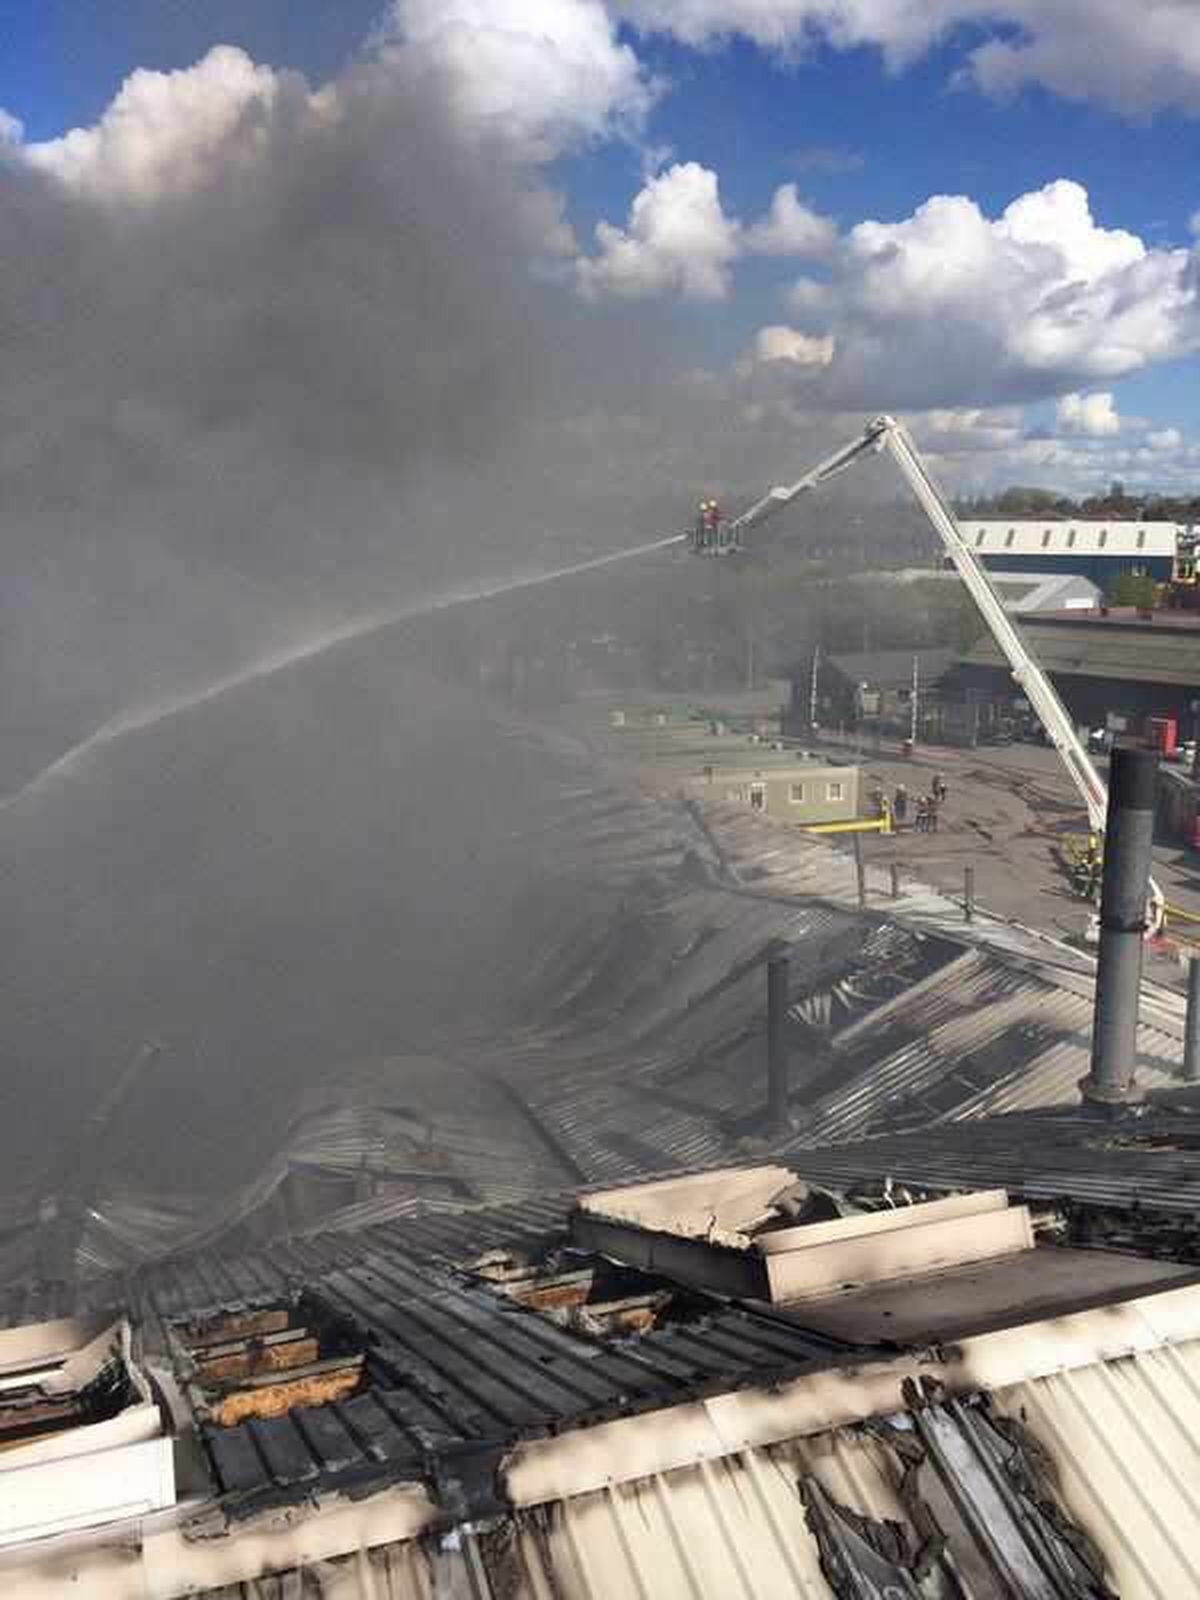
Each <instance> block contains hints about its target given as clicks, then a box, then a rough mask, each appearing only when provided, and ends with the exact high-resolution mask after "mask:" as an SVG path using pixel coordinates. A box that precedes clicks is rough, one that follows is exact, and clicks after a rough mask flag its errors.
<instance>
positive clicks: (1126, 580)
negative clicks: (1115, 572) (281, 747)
mask: <svg viewBox="0 0 1200 1600" xmlns="http://www.w3.org/2000/svg"><path fill="white" fill-rule="evenodd" d="M1108 603H1109V605H1111V606H1138V607H1141V608H1143V609H1144V608H1145V607H1148V606H1152V605H1153V604H1154V579H1153V578H1148V577H1143V576H1141V575H1139V574H1137V573H1133V572H1122V573H1121V574H1120V575H1119V576H1118V577H1116V578H1114V579H1113V581H1112V582H1111V583H1110V584H1109V586H1108Z"/></svg>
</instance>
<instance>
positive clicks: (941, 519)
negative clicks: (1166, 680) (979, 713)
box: [695, 416, 1162, 927]
mask: <svg viewBox="0 0 1200 1600" xmlns="http://www.w3.org/2000/svg"><path fill="white" fill-rule="evenodd" d="M881 450H887V451H888V452H889V453H890V455H891V457H892V459H893V460H894V461H895V463H896V465H897V466H898V467H899V469H900V471H901V472H902V473H903V475H904V477H905V479H906V480H907V482H908V484H909V486H910V488H911V489H912V491H913V494H914V495H915V496H916V498H917V501H918V503H919V504H920V506H921V509H922V510H923V511H924V512H925V515H926V516H927V517H928V518H929V520H930V522H931V523H932V524H933V528H934V531H935V532H936V533H937V535H938V537H939V539H940V540H941V541H942V544H943V546H944V547H945V550H946V553H947V555H948V556H949V557H950V559H951V561H953V563H954V566H955V569H956V571H957V572H958V575H959V577H960V578H961V579H962V581H963V583H964V584H965V585H966V587H967V592H968V593H969V594H970V596H971V598H972V600H974V602H975V604H976V606H977V607H978V608H979V612H980V615H981V616H982V617H983V620H984V621H985V622H986V623H987V626H988V631H989V632H990V633H991V635H992V638H993V639H994V640H995V641H996V645H997V647H998V649H999V650H1000V652H1001V653H1002V655H1003V656H1004V659H1005V660H1006V661H1007V663H1008V666H1009V670H1010V672H1011V673H1012V676H1013V678H1014V680H1015V681H1016V682H1017V683H1018V684H1019V685H1020V687H1021V691H1022V693H1023V694H1024V696H1025V698H1026V699H1027V700H1028V701H1029V703H1030V705H1031V706H1032V707H1033V709H1034V711H1035V712H1036V713H1037V716H1038V720H1039V721H1040V722H1041V724H1042V727H1043V728H1044V729H1045V730H1046V736H1047V737H1048V739H1049V740H1050V743H1051V744H1052V745H1053V746H1054V748H1055V749H1056V750H1057V751H1058V753H1059V756H1060V757H1061V759H1062V762H1063V765H1064V766H1065V767H1066V769H1067V772H1068V775H1069V776H1070V778H1071V781H1072V782H1073V783H1074V785H1075V787H1076V789H1077V790H1078V791H1079V794H1080V797H1081V798H1082V800H1083V803H1084V806H1085V807H1086V808H1087V814H1088V822H1089V824H1090V825H1091V828H1092V831H1093V832H1095V833H1097V834H1100V833H1103V832H1104V824H1105V818H1106V814H1107V809H1108V792H1107V790H1106V788H1105V786H1104V780H1103V779H1102V778H1101V776H1100V774H1099V773H1098V772H1097V771H1096V768H1095V766H1094V765H1093V764H1092V759H1091V756H1090V755H1089V754H1088V751H1087V747H1086V745H1085V744H1084V743H1083V741H1082V740H1081V739H1080V737H1079V735H1078V734H1077V733H1076V731H1075V725H1074V723H1073V722H1072V721H1071V718H1070V716H1069V715H1068V714H1067V710H1066V707H1065V706H1064V705H1063V703H1062V701H1061V700H1060V699H1059V697H1058V694H1057V692H1056V690H1055V688H1054V686H1053V684H1052V683H1051V682H1050V679H1049V678H1048V677H1047V676H1046V674H1045V673H1044V672H1043V671H1042V669H1041V667H1040V666H1039V665H1038V662H1037V660H1036V658H1035V657H1034V655H1033V654H1032V652H1031V651H1030V650H1029V648H1028V646H1027V645H1026V644H1025V642H1024V640H1023V639H1022V637H1021V635H1020V633H1019V631H1018V630H1017V628H1016V626H1015V625H1014V623H1013V622H1012V620H1011V619H1010V617H1009V615H1008V613H1007V612H1006V611H1005V609H1004V606H1003V603H1002V602H1001V600H1000V597H999V595H998V594H997V593H996V590H995V587H994V585H993V584H992V580H991V579H990V578H989V576H988V573H987V569H986V568H985V567H984V566H983V563H982V562H981V561H980V560H979V558H978V556H977V555H976V554H975V552H974V550H973V549H972V548H971V547H970V545H969V544H968V543H967V541H966V540H965V539H964V538H963V536H962V530H961V529H960V528H959V526H958V523H957V521H956V520H955V517H954V513H953V511H952V510H951V509H950V503H949V501H948V500H947V499H946V497H945V495H944V494H943V493H942V491H941V489H940V488H939V487H938V485H937V484H936V483H935V481H934V479H933V477H932V475H931V474H930V472H929V470H928V468H927V467H926V466H925V464H924V462H923V461H922V460H921V457H920V455H919V454H918V453H917V447H916V445H915V444H914V443H913V441H912V438H911V437H910V435H909V433H908V430H907V429H906V428H905V427H904V426H903V424H902V423H899V422H897V421H896V419H895V418H894V417H887V416H880V417H876V418H875V420H874V421H873V422H871V423H869V424H868V425H867V427H866V428H865V429H864V430H863V432H862V433H861V434H860V435H859V436H858V438H857V439H854V440H852V441H851V442H850V443H849V444H847V445H843V446H842V448H841V449H840V450H836V451H835V452H834V453H833V455H831V456H828V457H826V459H825V460H824V461H822V462H820V463H818V465H817V466H815V467H813V468H812V470H811V471H810V472H807V473H805V475H804V477H802V478H798V479H797V480H796V482H795V483H792V484H786V485H780V486H778V487H776V488H774V489H771V490H769V491H768V492H767V493H766V494H765V495H764V496H763V497H762V499H761V500H758V501H756V502H755V504H754V505H752V506H751V507H750V509H749V510H748V511H745V512H743V513H742V515H741V516H740V517H738V518H736V519H735V520H734V521H732V522H730V523H728V525H727V526H728V529H729V537H728V538H727V540H726V547H727V548H733V549H740V548H741V535H742V533H743V532H744V531H745V530H746V529H748V528H751V527H753V526H754V525H755V524H756V523H759V522H762V521H763V520H764V519H765V518H766V517H768V516H770V515H771V514H772V513H773V512H775V511H778V510H780V509H781V508H782V507H783V506H786V505H790V504H791V502H792V501H793V500H795V499H796V498H797V497H798V496H799V495H801V494H804V493H805V492H806V491H807V490H809V489H816V488H819V487H820V486H821V484H823V483H828V482H829V480H830V479H831V478H835V477H837V476H838V474H839V473H842V472H845V471H846V470H847V469H848V468H850V467H852V466H854V465H855V463H856V462H858V461H861V460H862V459H863V458H864V457H867V456H871V455H875V454H876V453H878V452H879V451H881ZM695 547H696V548H700V547H699V546H698V545H697V546H695ZM705 553H707V552H705ZM721 553H724V552H723V550H722V551H721ZM1150 891H1151V913H1150V921H1151V925H1152V926H1153V927H1157V926H1158V925H1159V924H1160V923H1161V920H1162V896H1161V894H1160V892H1159V890H1158V888H1157V886H1156V885H1155V884H1154V883H1151V885H1150Z"/></svg>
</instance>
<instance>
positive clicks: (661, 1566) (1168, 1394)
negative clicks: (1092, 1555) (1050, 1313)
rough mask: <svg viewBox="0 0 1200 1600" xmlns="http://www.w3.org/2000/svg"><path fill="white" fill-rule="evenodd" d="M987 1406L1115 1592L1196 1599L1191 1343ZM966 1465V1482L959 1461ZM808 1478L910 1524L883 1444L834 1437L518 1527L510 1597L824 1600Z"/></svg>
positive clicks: (1198, 1450)
mask: <svg viewBox="0 0 1200 1600" xmlns="http://www.w3.org/2000/svg"><path fill="white" fill-rule="evenodd" d="M993 1401H994V1403H995V1406H996V1409H997V1410H998V1411H999V1412H1000V1413H1001V1414H1002V1415H1003V1416H1007V1417H1009V1418H1011V1419H1012V1420H1013V1421H1014V1422H1015V1423H1019V1424H1021V1425H1022V1426H1023V1427H1024V1429H1025V1430H1027V1432H1028V1433H1029V1434H1032V1436H1033V1438H1034V1440H1036V1441H1037V1443H1038V1444H1040V1445H1041V1446H1042V1447H1043V1449H1044V1450H1045V1452H1046V1458H1047V1460H1048V1462H1049V1463H1050V1464H1051V1470H1052V1472H1053V1475H1054V1479H1055V1484H1056V1489H1057V1493H1058V1497H1059V1498H1060V1500H1061V1502H1062V1504H1063V1505H1064V1507H1065V1509H1066V1511H1067V1513H1068V1514H1069V1516H1070V1517H1071V1518H1072V1520H1073V1521H1074V1522H1075V1524H1076V1525H1077V1526H1078V1527H1079V1528H1081V1529H1082V1530H1083V1531H1084V1532H1085V1533H1086V1534H1087V1535H1088V1536H1090V1537H1091V1539H1092V1540H1094V1541H1095V1543H1096V1545H1097V1546H1098V1547H1099V1549H1100V1551H1101V1552H1102V1553H1103V1557H1104V1559H1105V1562H1106V1563H1107V1574H1106V1575H1107V1579H1108V1581H1109V1583H1110V1584H1111V1585H1112V1587H1113V1588H1114V1589H1115V1590H1116V1592H1118V1593H1119V1594H1122V1595H1147V1596H1150V1595H1156V1596H1162V1597H1163V1600H1166V1597H1168V1596H1171V1597H1173V1596H1176V1595H1190V1594H1196V1593H1197V1592H1200V1591H1198V1587H1197V1584H1198V1575H1200V1574H1198V1566H1197V1554H1196V1552H1197V1551H1200V1490H1198V1489H1197V1485H1198V1484H1200V1446H1198V1445H1197V1439H1200V1341H1190V1342H1187V1343H1182V1344H1177V1345H1174V1346H1171V1345H1166V1346H1164V1347H1162V1348H1161V1349H1157V1350H1153V1351H1148V1352H1142V1353H1139V1354H1134V1355H1128V1356H1125V1357H1123V1358H1121V1359H1116V1360H1112V1361H1107V1362H1099V1363H1096V1364H1095V1365H1092V1366H1089V1367H1083V1368H1078V1369H1075V1370H1073V1371H1068V1372H1061V1373H1054V1374H1051V1375H1050V1376H1048V1377H1044V1378H1037V1379H1033V1380H1031V1381H1029V1382H1026V1383H1020V1384H1015V1385H1012V1386H1011V1387H1008V1388H1004V1389H1000V1390H996V1391H994V1392H993ZM961 1437H962V1438H963V1439H969V1438H970V1433H969V1431H964V1432H963V1434H962V1436H961ZM961 1465H962V1470H963V1471H964V1472H972V1471H975V1470H977V1469H976V1468H975V1467H974V1466H973V1465H972V1464H971V1463H970V1461H969V1460H968V1459H967V1458H966V1457H965V1456H964V1457H963V1459H962V1463H961ZM808 1474H811V1475H813V1476H814V1477H815V1478H816V1479H817V1481H818V1482H819V1483H820V1484H821V1485H822V1487H823V1488H824V1489H825V1490H826V1492H827V1493H828V1494H829V1495H831V1496H832V1497H833V1498H834V1499H835V1500H836V1501H838V1502H840V1503H841V1504H842V1505H846V1506H849V1507H851V1508H853V1509H854V1510H855V1511H857V1512H859V1513H861V1514H862V1515H864V1516H867V1517H871V1518H874V1519H877V1520H880V1519H884V1518H887V1519H891V1520H894V1521H896V1522H900V1523H903V1522H904V1521H905V1517H906V1512H905V1507H904V1504H903V1501H902V1498H901V1495H900V1492H899V1483H898V1481H897V1468H896V1464H895V1461H894V1460H893V1459H891V1458H890V1455H889V1452H888V1451H887V1450H886V1449H885V1447H884V1445H883V1444H882V1443H881V1442H879V1441H878V1440H876V1439H874V1438H872V1437H871V1436H870V1435H869V1434H868V1433H866V1432H864V1431H862V1430H859V1429H839V1430H835V1431H833V1432H829V1433H824V1434H820V1435H817V1436H815V1437H813V1438H810V1439H800V1440H795V1441H792V1442H790V1443H787V1444H783V1445H775V1446H769V1447H760V1448H751V1449H744V1450H740V1451H736V1452H733V1453H731V1454H730V1455H728V1456H726V1457H725V1458H723V1459H720V1460H716V1461H708V1462H701V1463H698V1464H697V1465H695V1466H693V1467H685V1468H680V1469H678V1470H675V1471H670V1472H665V1473H659V1474H657V1475H656V1476H654V1477H649V1478H642V1479H638V1480H635V1481H633V1482H629V1483H624V1484H616V1485H613V1486H612V1487H610V1488H607V1489H603V1490H598V1491H596V1492H595V1493H591V1494H584V1495H579V1496H576V1497H575V1498H573V1499H570V1500H566V1501H560V1502H559V1503H558V1504H556V1505H554V1506H552V1507H550V1508H549V1509H548V1512H547V1513H546V1514H545V1515H538V1514H537V1513H533V1514H531V1515H528V1516H526V1517H524V1518H522V1519H521V1522H520V1524H519V1528H520V1531H519V1534H518V1540H517V1554H518V1557H519V1566H518V1568H517V1572H518V1574H519V1578H518V1581H517V1582H516V1583H515V1584H514V1587H513V1590H512V1592H513V1593H514V1594H516V1595H518V1596H520V1597H521V1600H526V1597H528V1600H554V1597H556V1596H560V1595H570V1596H572V1597H575V1596H578V1597H579V1600H625V1597H626V1596H628V1597H630V1600H633V1597H642V1600H644V1597H646V1596H649V1595H654V1596H656V1597H658V1600H667V1597H671V1596H675V1595H681V1596H683V1595H686V1596H688V1597H689V1600H710V1597H711V1600H729V1596H732V1595H739V1596H747V1597H749V1596H755V1595H785V1594H786V1595H802V1596H805V1597H808V1600H835V1594H836V1591H835V1590H834V1589H833V1588H832V1587H831V1586H830V1584H829V1581H828V1579H827V1577H826V1575H825V1573H824V1571H823V1570H822V1566H821V1559H820V1550H819V1547H818V1544H817V1540H816V1538H815V1537H814V1535H813V1533H812V1531H810V1528H809V1526H808V1524H807V1522H806V1518H805V1512H804V1507H803V1505H802V1503H801V1499H800V1495H799V1492H798V1480H799V1479H800V1478H801V1477H802V1476H804V1475H808ZM956 1553H958V1554H961V1553H962V1552H961V1549H960V1548H959V1549H957V1550H956ZM1009 1553H1010V1555H1011V1554H1012V1551H1011V1550H1010V1552H1009ZM1018 1554H1019V1552H1018ZM1041 1576H1042V1577H1043V1579H1044V1573H1043V1574H1041ZM1022 1592H1025V1591H1022ZM1036 1592H1039V1593H1040V1592H1042V1591H1041V1590H1040V1589H1038V1590H1037V1591H1036ZM1045 1592H1046V1593H1050V1592H1052V1591H1051V1590H1050V1588H1049V1586H1048V1585H1047V1587H1046V1590H1045Z"/></svg>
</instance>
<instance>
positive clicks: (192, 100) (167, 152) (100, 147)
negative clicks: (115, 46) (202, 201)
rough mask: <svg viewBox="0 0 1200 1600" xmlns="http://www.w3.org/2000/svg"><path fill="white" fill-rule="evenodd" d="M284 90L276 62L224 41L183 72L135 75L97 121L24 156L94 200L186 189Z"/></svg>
mask: <svg viewBox="0 0 1200 1600" xmlns="http://www.w3.org/2000/svg"><path fill="white" fill-rule="evenodd" d="M278 89H279V81H278V79H277V77H276V74H275V73H274V72H273V71H272V70H271V68H270V67H263V66H258V65H256V64H255V62H253V61H252V60H251V59H250V57H249V56H248V55H246V53H245V52H244V51H242V50H236V49H234V48H232V47H231V46H229V45H218V46H217V47H216V48H215V49H212V50H210V51H209V52H208V54H207V55H206V56H204V57H203V59H202V60H200V61H198V62H197V63H196V64H195V66H192V67H186V68H184V69H182V70H180V71H178V72H150V71H146V70H144V69H143V70H139V71H137V72H133V73H131V74H130V76H129V77H128V78H127V79H126V80H125V82H124V84H123V85H122V87H121V90H120V92H119V93H118V95H117V96H116V98H115V99H114V100H113V101H112V103H111V105H109V107H108V108H107V110H106V111H105V112H104V115H103V116H102V117H101V119H100V121H99V122H97V123H96V124H95V125H94V126H93V127H90V128H74V129H72V130H71V132H70V133H66V134H63V136H62V137H61V138H59V139H50V140H47V141H45V142H43V143H40V144H30V145H27V146H25V156H26V159H27V160H28V161H29V162H30V163H31V164H32V165H34V166H36V167H39V168H41V169H42V170H43V171H45V172H48V173H50V174H52V175H53V176H54V177H56V178H57V179H59V180H60V181H61V182H62V183H63V184H65V185H66V186H67V187H68V188H70V189H73V190H75V191H76V192H77V193H79V194H82V195H87V196H89V197H92V198H97V199H122V200H125V199H132V200H141V201H153V200H157V199H160V198H161V197H162V196H163V195H165V194H168V193H176V194H179V193H186V192H187V191H188V190H190V189H191V188H193V187H195V186H196V185H197V184H198V183H199V182H202V181H204V180H205V179H206V178H210V177H211V176H212V172H211V168H210V162H211V159H212V157H213V156H214V154H215V153H216V152H217V151H218V150H222V151H223V152H225V153H228V150H229V140H230V135H231V134H232V133H234V132H235V130H237V128H238V125H239V123H241V122H242V121H243V120H245V121H247V122H249V121H251V120H252V119H253V117H254V116H255V114H258V115H262V114H264V113H269V111H270V109H271V106H272V103H273V102H274V100H275V97H276V94H277V92H278ZM242 148H243V149H245V150H247V151H248V150H249V148H250V146H249V144H247V145H244V146H243V147H242Z"/></svg>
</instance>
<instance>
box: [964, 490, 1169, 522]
mask: <svg viewBox="0 0 1200 1600" xmlns="http://www.w3.org/2000/svg"><path fill="white" fill-rule="evenodd" d="M955 509H956V511H957V513H958V515H959V516H961V517H967V518H985V517H1014V518H1016V517H1020V518H1032V519H1033V520H1035V521H1047V520H1049V521H1057V522H1067V521H1069V520H1070V519H1071V518H1072V517H1079V518H1087V519H1088V520H1096V519H1101V520H1106V521H1109V522H1183V523H1200V494H1186V495H1164V494H1141V495H1134V494H1130V493H1128V491H1127V490H1126V488H1125V485H1124V484H1123V483H1122V482H1121V481H1120V480H1119V479H1117V480H1115V481H1114V482H1113V483H1111V484H1110V485H1109V487H1108V489H1107V490H1105V492H1104V493H1103V494H1093V495H1087V496H1086V497H1085V498H1083V499H1081V500H1073V499H1072V498H1071V496H1070V495H1066V494H1060V493H1059V492H1058V490H1056V489H1039V488H1035V487H1032V486H1030V485H1027V484H1017V485H1014V486H1013V487H1012V488H1010V489H1002V490H1001V491H1000V492H999V493H998V494H992V495H971V496H965V497H961V498H960V499H959V500H957V501H956V502H955Z"/></svg>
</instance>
